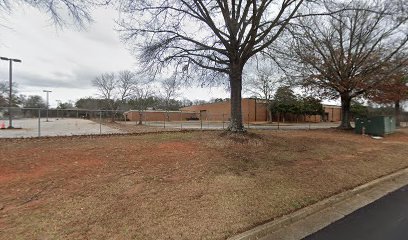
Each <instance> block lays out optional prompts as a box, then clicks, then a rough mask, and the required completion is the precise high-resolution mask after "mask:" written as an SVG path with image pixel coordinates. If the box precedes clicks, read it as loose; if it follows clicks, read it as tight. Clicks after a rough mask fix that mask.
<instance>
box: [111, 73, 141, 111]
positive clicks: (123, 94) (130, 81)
mask: <svg viewBox="0 0 408 240" xmlns="http://www.w3.org/2000/svg"><path fill="white" fill-rule="evenodd" d="M136 84H137V82H136V75H135V74H134V73H133V72H131V71H129V70H124V71H121V72H119V77H118V79H117V81H116V85H117V90H118V93H119V100H120V101H121V102H122V103H124V102H125V101H126V100H127V99H129V98H130V97H131V96H132V95H134V93H135V90H136Z"/></svg>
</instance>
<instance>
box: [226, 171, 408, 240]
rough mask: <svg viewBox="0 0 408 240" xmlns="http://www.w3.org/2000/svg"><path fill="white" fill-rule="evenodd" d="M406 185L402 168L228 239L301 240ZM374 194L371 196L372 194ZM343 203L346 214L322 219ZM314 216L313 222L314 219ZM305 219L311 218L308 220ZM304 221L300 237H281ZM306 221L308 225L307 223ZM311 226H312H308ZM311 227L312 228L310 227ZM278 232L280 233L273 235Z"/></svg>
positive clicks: (291, 231) (287, 235) (407, 175)
mask: <svg viewBox="0 0 408 240" xmlns="http://www.w3.org/2000/svg"><path fill="white" fill-rule="evenodd" d="M406 184H408V168H404V169H401V170H398V171H396V172H393V173H391V174H389V175H386V176H383V177H380V178H377V179H375V180H373V181H371V182H368V183H365V184H363V185H360V186H358V187H355V188H353V189H350V190H347V191H345V192H342V193H339V194H336V195H333V196H331V197H329V198H326V199H324V200H322V201H319V202H317V203H315V204H312V205H310V206H307V207H305V208H302V209H300V210H298V211H295V212H293V213H291V214H288V215H284V216H282V217H279V218H277V219H275V220H272V221H270V222H268V223H265V224H262V225H260V226H257V227H255V228H253V229H251V230H248V231H246V232H243V233H241V234H238V235H235V236H233V237H230V238H228V240H254V239H282V240H283V239H300V238H303V237H305V236H308V235H310V234H311V233H314V232H315V231H317V230H319V229H321V228H323V227H325V226H327V225H329V224H330V223H332V222H334V221H336V220H338V219H339V218H341V217H343V216H344V215H347V214H348V213H351V212H353V211H355V210H357V209H359V208H361V207H363V206H365V205H367V204H369V203H371V202H374V201H375V200H377V199H378V198H380V197H382V196H384V195H386V194H388V193H390V192H392V191H394V190H396V189H398V188H400V187H402V186H405V185H406ZM365 193H367V194H365ZM373 193H374V194H373ZM356 200H357V202H358V204H348V203H349V202H352V201H356ZM339 204H342V205H343V207H344V206H346V208H347V209H346V211H345V212H346V214H344V213H341V214H339V213H338V212H336V214H337V215H336V216H334V217H331V216H329V217H328V218H324V215H325V214H326V215H328V213H333V212H335V210H334V206H336V205H339ZM319 214H320V215H322V216H321V217H318V218H319V219H324V220H319V221H320V222H319V223H316V224H315V223H313V220H312V217H311V216H312V215H316V216H318V215H319ZM316 216H315V217H314V220H315V219H316ZM308 218H310V219H309V220H308ZM301 221H303V222H304V223H303V225H311V226H309V227H307V229H303V230H302V232H301V233H299V234H291V236H289V235H290V234H283V235H282V232H284V230H285V229H286V230H287V231H286V232H287V233H293V232H295V231H296V229H294V228H296V226H292V229H291V225H295V223H296V224H298V223H299V222H301ZM308 222H309V224H308ZM310 223H311V224H310ZM313 225H314V226H313ZM278 232H280V234H275V233H278ZM274 235H276V236H277V235H281V236H280V237H274Z"/></svg>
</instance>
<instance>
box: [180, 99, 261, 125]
mask: <svg viewBox="0 0 408 240" xmlns="http://www.w3.org/2000/svg"><path fill="white" fill-rule="evenodd" d="M241 104H242V105H241V106H242V117H243V121H244V122H248V121H250V122H267V121H268V120H269V113H268V103H267V102H266V101H264V100H260V99H255V98H243V99H242V102H241ZM180 110H181V111H188V112H196V113H197V114H198V117H200V116H201V118H202V119H203V120H207V121H223V120H224V121H228V119H230V117H231V102H230V101H223V102H216V103H208V104H201V105H193V106H189V107H184V108H181V109H180Z"/></svg>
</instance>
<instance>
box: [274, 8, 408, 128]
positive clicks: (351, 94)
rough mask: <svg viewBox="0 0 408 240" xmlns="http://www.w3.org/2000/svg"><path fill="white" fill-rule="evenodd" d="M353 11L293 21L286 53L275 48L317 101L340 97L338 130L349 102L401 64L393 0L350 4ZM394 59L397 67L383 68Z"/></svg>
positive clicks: (402, 31) (401, 39)
mask: <svg viewBox="0 0 408 240" xmlns="http://www.w3.org/2000/svg"><path fill="white" fill-rule="evenodd" d="M401 3H403V2H401ZM325 7H326V8H332V9H333V8H336V7H337V8H338V9H340V8H342V7H343V6H341V5H340V6H334V5H326V6H325ZM353 7H354V10H349V11H337V12H335V14H333V15H331V16H316V17H314V18H309V19H304V18H303V19H299V21H297V22H296V25H295V24H294V25H293V28H292V29H291V30H292V37H293V41H292V42H290V47H289V48H291V49H290V50H291V51H289V50H288V49H284V50H283V51H282V50H280V51H281V54H282V56H284V58H285V57H287V58H288V59H289V60H290V61H291V62H292V63H293V64H292V65H291V66H292V70H293V72H295V73H299V74H298V75H297V76H296V77H298V78H299V79H301V81H302V84H303V86H305V87H308V88H311V89H312V90H314V91H316V92H319V93H320V95H321V96H322V97H327V98H340V99H341V107H342V122H341V124H340V126H339V127H340V128H343V129H347V128H351V125H350V104H351V100H352V99H354V98H357V97H361V96H364V95H365V94H366V93H367V91H368V90H370V89H372V88H375V87H376V86H377V85H378V84H380V83H381V82H382V81H383V80H386V79H387V77H388V76H390V75H391V74H393V72H394V71H396V70H398V68H399V67H400V66H402V65H403V64H406V63H407V52H406V51H407V42H408V32H407V28H406V27H407V19H408V15H406V12H405V13H404V12H401V8H400V7H399V6H398V5H395V2H394V1H391V2H385V1H383V2H377V4H376V5H369V4H368V3H365V2H362V1H355V2H353ZM275 51H279V50H276V49H275ZM288 52H290V54H293V55H288V54H287V53H288ZM397 57H398V58H399V59H403V60H402V61H400V64H399V65H394V66H395V67H393V68H390V67H387V66H388V65H389V63H390V62H391V61H393V59H395V58H397Z"/></svg>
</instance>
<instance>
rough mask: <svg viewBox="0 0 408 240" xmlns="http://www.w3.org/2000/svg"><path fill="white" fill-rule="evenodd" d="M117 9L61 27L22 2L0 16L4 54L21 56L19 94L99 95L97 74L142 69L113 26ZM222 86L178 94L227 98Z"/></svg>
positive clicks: (3, 76) (53, 101)
mask: <svg viewBox="0 0 408 240" xmlns="http://www.w3.org/2000/svg"><path fill="white" fill-rule="evenodd" d="M116 14H117V13H116V12H115V11H113V10H110V9H104V8H99V9H97V10H95V11H94V12H93V13H92V17H93V19H94V22H93V23H91V24H90V25H88V26H87V28H86V29H83V30H79V29H76V28H64V29H59V28H58V27H56V26H54V25H53V24H52V23H51V22H50V21H49V18H48V16H47V15H45V14H43V13H41V12H40V11H38V10H37V9H34V8H31V7H28V6H23V5H19V7H18V8H16V9H15V10H14V11H13V13H12V14H10V15H4V14H3V16H0V21H1V25H0V56H3V57H8V58H17V59H21V60H22V63H14V64H13V82H14V83H16V84H17V87H18V92H19V94H24V95H40V96H42V97H43V98H44V99H45V93H44V92H43V90H50V91H52V92H51V93H50V95H49V99H50V106H51V107H55V106H56V105H57V101H58V100H60V101H62V102H67V101H69V100H72V101H76V100H78V99H79V98H82V97H88V96H91V97H96V96H97V95H96V94H97V92H96V89H95V88H94V87H93V86H92V85H91V81H92V79H94V78H95V77H96V76H98V75H100V74H101V73H105V72H118V71H121V70H132V69H136V68H137V59H136V58H135V57H134V56H132V55H131V54H130V51H128V50H127V49H126V47H125V45H124V44H123V43H122V42H121V41H120V39H119V34H118V33H117V32H116V31H115V30H114V28H115V22H114V19H115V18H116V16H117V15H116ZM8 72H9V66H8V63H7V62H5V61H0V81H8V76H9V75H8ZM228 96H229V93H228V92H226V91H225V90H224V89H222V88H216V87H213V88H201V87H190V88H183V89H182V90H181V92H180V96H179V97H178V98H179V99H182V98H187V99H190V100H195V99H200V100H210V99H211V98H227V97H228Z"/></svg>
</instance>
